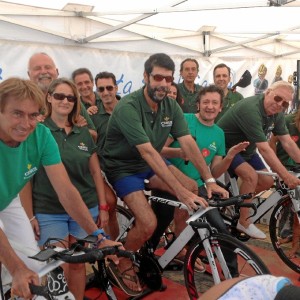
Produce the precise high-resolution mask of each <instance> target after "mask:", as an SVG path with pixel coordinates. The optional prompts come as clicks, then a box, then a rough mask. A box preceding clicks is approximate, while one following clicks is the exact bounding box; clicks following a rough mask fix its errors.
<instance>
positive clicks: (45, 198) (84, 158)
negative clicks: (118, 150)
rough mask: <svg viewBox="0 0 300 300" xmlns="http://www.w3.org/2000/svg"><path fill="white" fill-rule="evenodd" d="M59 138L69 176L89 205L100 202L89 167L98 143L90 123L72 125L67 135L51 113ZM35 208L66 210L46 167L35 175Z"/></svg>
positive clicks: (49, 121)
mask: <svg viewBox="0 0 300 300" xmlns="http://www.w3.org/2000/svg"><path fill="white" fill-rule="evenodd" d="M44 124H45V126H47V127H48V128H49V129H50V131H51V133H52V135H53V137H54V139H55V140H56V142H57V145H58V148H59V151H60V155H61V158H62V162H63V164H64V166H65V168H66V170H67V172H68V174H69V177H70V179H71V181H72V183H73V184H74V186H75V187H76V188H77V189H78V191H79V193H80V194H81V196H82V198H83V200H84V202H85V203H86V205H87V207H88V208H91V207H95V206H96V205H97V204H98V198H97V193H96V187H95V183H94V180H93V177H92V175H91V173H90V170H89V159H90V157H91V155H92V153H94V152H95V151H96V145H95V143H94V141H93V139H92V137H91V135H90V134H89V131H88V128H87V127H76V126H74V127H73V128H72V131H71V132H70V133H69V134H68V135H67V134H66V132H65V130H64V129H62V128H59V127H58V126H57V125H56V124H55V123H54V122H53V121H52V119H51V118H50V117H48V118H47V119H46V120H45V122H44ZM33 209H34V212H35V213H47V214H59V213H65V212H66V211H65V209H64V208H63V207H62V205H61V204H60V202H59V200H58V196H57V194H56V192H55V191H54V189H53V187H52V185H51V183H50V181H49V179H48V177H47V174H46V172H45V169H44V168H41V169H40V170H39V171H38V172H37V174H36V175H35V176H34V178H33Z"/></svg>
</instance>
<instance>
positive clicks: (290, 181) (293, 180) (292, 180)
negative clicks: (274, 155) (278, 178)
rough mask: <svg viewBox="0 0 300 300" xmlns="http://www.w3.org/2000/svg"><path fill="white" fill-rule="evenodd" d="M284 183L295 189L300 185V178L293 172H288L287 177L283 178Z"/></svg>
mask: <svg viewBox="0 0 300 300" xmlns="http://www.w3.org/2000/svg"><path fill="white" fill-rule="evenodd" d="M282 179H283V181H284V183H285V184H286V185H287V186H288V187H289V188H290V189H294V188H296V187H297V186H298V185H300V179H299V178H297V177H296V176H294V175H293V174H288V175H287V176H285V178H282Z"/></svg>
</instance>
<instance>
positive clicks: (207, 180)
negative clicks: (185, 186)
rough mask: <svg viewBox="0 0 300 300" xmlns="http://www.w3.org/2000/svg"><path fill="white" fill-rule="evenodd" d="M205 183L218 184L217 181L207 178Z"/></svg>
mask: <svg viewBox="0 0 300 300" xmlns="http://www.w3.org/2000/svg"><path fill="white" fill-rule="evenodd" d="M204 182H205V183H216V179H214V178H213V177H211V178H207V179H206V180H205V181H204Z"/></svg>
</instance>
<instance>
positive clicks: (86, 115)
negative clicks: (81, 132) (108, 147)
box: [80, 101, 96, 130]
mask: <svg viewBox="0 0 300 300" xmlns="http://www.w3.org/2000/svg"><path fill="white" fill-rule="evenodd" d="M80 114H81V115H82V116H83V117H84V118H85V120H86V122H87V127H88V128H89V129H93V130H96V128H95V125H94V123H93V121H92V120H91V118H90V115H89V113H88V112H87V110H86V108H85V106H84V104H83V103H82V101H81V102H80Z"/></svg>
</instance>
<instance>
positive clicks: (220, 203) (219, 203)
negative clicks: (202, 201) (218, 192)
mask: <svg viewBox="0 0 300 300" xmlns="http://www.w3.org/2000/svg"><path fill="white" fill-rule="evenodd" d="M252 197H253V194H251V193H249V194H242V195H238V196H234V197H230V198H228V199H220V198H218V197H214V199H211V200H208V204H209V206H211V207H225V206H230V205H237V206H243V205H244V204H247V203H243V202H244V200H245V199H251V198H252Z"/></svg>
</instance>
